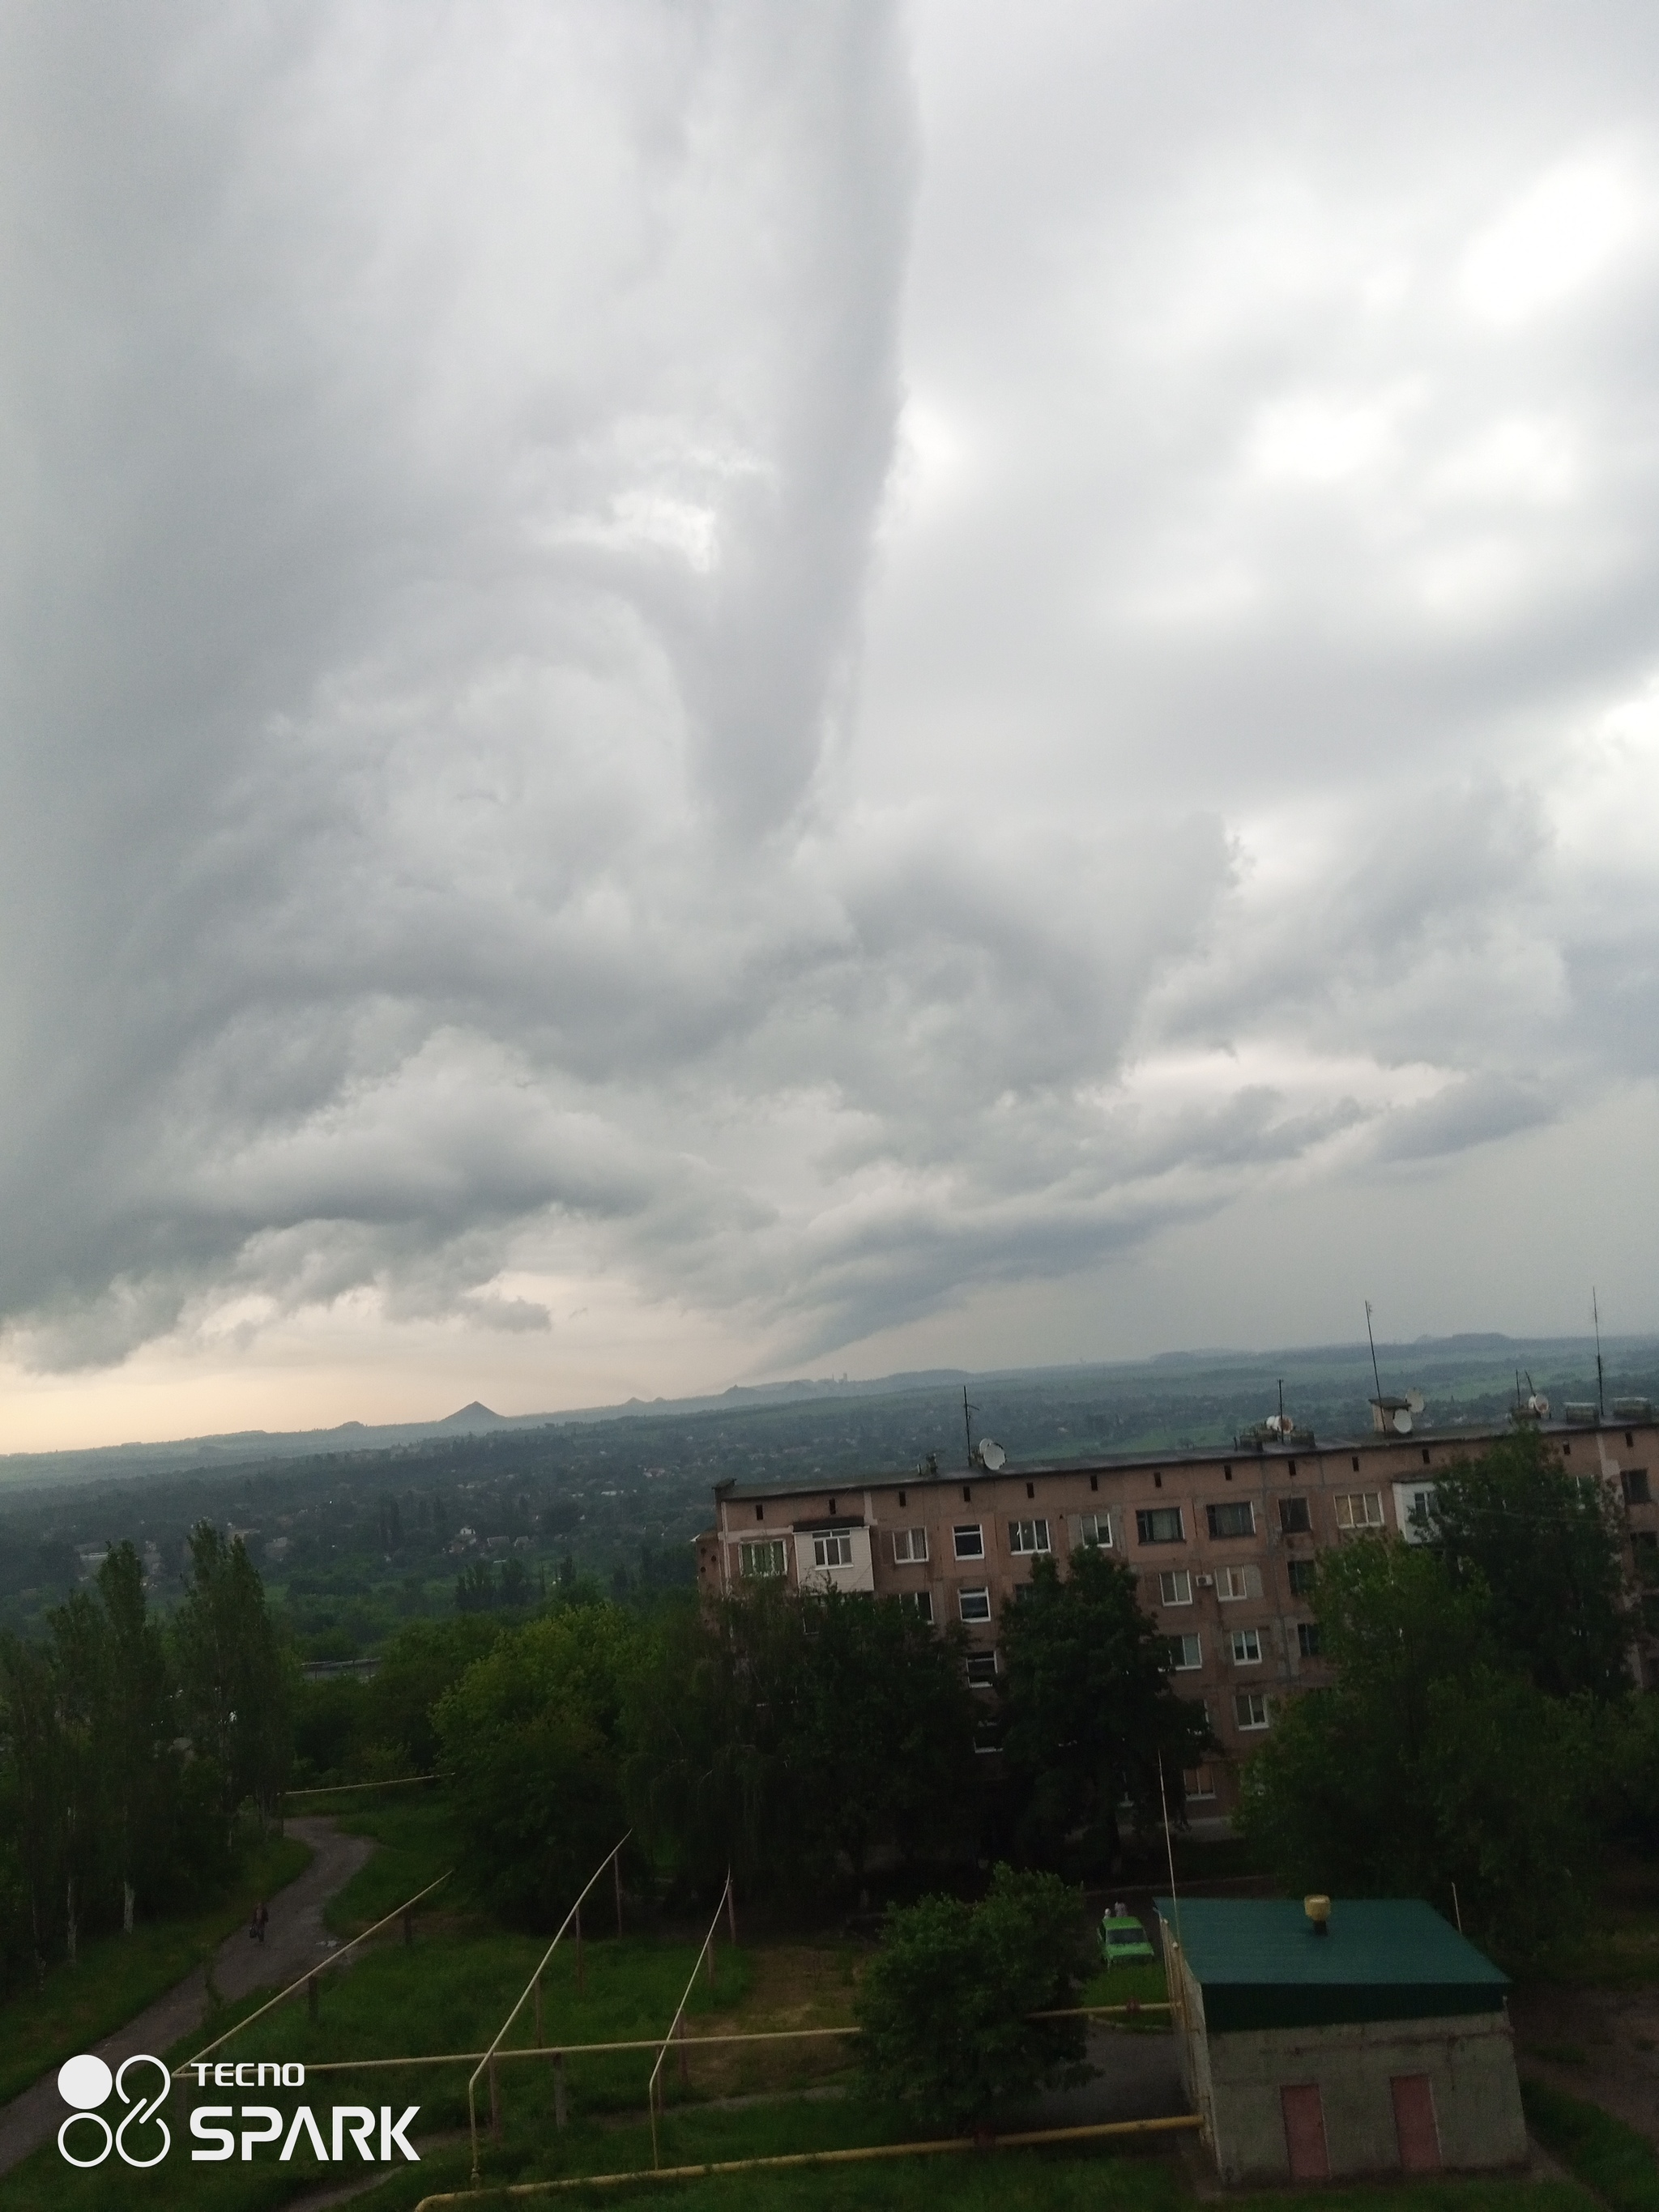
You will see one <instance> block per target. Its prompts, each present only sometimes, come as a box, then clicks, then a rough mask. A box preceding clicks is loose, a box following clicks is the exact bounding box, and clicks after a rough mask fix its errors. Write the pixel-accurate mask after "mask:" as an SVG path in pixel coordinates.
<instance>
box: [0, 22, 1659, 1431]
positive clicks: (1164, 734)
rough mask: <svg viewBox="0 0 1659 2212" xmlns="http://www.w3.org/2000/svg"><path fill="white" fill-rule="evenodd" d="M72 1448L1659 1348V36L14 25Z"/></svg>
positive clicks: (25, 474) (21, 1368)
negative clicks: (894, 1380) (826, 1390)
mask: <svg viewBox="0 0 1659 2212" xmlns="http://www.w3.org/2000/svg"><path fill="white" fill-rule="evenodd" d="M0 297H3V299H4V302H5V307H4V313H3V316H0V623H3V641H0V687H3V689H0V750H3V758H0V927H3V964H0V1037H3V1046H0V1051H3V1061H0V1085H3V1091H0V1117H3V1118H0V1127H3V1156H0V1326H3V1337H0V1449H22V1448H27V1447H40V1446H42V1445H46V1444H51V1443H92V1442H101V1441H112V1440H116V1439H118V1438H121V1437H139V1436H151V1437H154V1436H173V1435H180V1434H187V1433H191V1432H195V1431H203V1430H206V1429H215V1428H227V1427H240V1426H245V1425H263V1426H269V1427H275V1426H281V1427H297V1426H303V1425H313V1424H321V1423H327V1422H331V1421H336V1420H339V1419H344V1418H347V1417H349V1416H356V1417H359V1418H362V1419H422V1418H428V1417H430V1416H434V1415H437V1414H441V1413H445V1412H447V1411H448V1410H450V1409H451V1408H452V1407H453V1406H455V1405H457V1404H459V1403H460V1402H462V1401H464V1400H465V1399H467V1398H471V1397H473V1396H475V1395H476V1396H479V1397H483V1398H484V1399H486V1400H487V1401H489V1402H490V1403H492V1404H494V1405H495V1406H496V1407H499V1408H500V1409H501V1410H503V1411H509V1412H516V1411H529V1410H533V1409H537V1408H541V1407H558V1406H562V1405H572V1404H592V1403H596V1402H601V1401H607V1400H611V1399H615V1398H619V1397H624V1396H627V1395H630V1394H635V1393H637V1394H638V1395H643V1396H650V1395H656V1394H658V1393H665V1394H671V1393H675V1392H678V1391H683V1390H687V1389H705V1388H720V1387H723V1386H724V1385H725V1384H726V1383H730V1382H732V1381H736V1380H756V1379H761V1378H763V1377H767V1376H779V1375H789V1374H799V1373H818V1374H822V1373H830V1372H837V1373H838V1372H842V1371H846V1372H850V1373H854V1374H862V1375H870V1374H879V1373H883V1372H886V1371H889V1370H893V1369H896V1368H899V1367H903V1366H914V1365H919V1364H963V1365H987V1364H1013V1363H1016V1362H1026V1361H1054V1360H1071V1359H1080V1358H1114V1357H1122V1356H1127V1355H1130V1354H1134V1353H1139V1352H1146V1351H1152V1350H1157V1349H1159V1348H1164V1347H1173V1346H1200V1345H1236V1346H1246V1345H1266V1344H1272V1343H1276V1342H1277V1343H1283V1342H1286V1341H1297V1340H1302V1341H1308V1340H1330V1339H1332V1338H1352V1337H1353V1336H1354V1335H1355V1334H1357V1333H1358V1331H1359V1330H1360V1328H1362V1327H1363V1307H1362V1303H1361V1302H1362V1300H1363V1299H1364V1297H1367V1296H1369V1297H1371V1298H1372V1299H1373V1301H1374V1302H1375V1304H1376V1308H1377V1317H1378V1322H1379V1327H1380V1328H1381V1329H1382V1330H1383V1333H1384V1334H1388V1335H1390V1336H1395V1337H1409V1336H1413V1335H1415V1334H1419V1333H1424V1332H1431V1331H1432V1332H1437V1333H1438V1332H1443V1331H1449V1330H1454V1329H1462V1328H1504V1329H1511V1330H1517V1331H1521V1330H1537V1331H1546V1330H1547V1331H1551V1332H1555V1331H1577V1330H1579V1329H1581V1328H1583V1327H1584V1326H1586V1324H1587V1322H1588V1318H1589V1296H1590V1286H1591V1284H1592V1282H1594V1283H1595V1284H1596V1285H1597V1286H1598V1288H1599V1291H1600V1295H1601V1309H1602V1315H1603V1320H1604V1323H1606V1324H1607V1325H1608V1326H1611V1327H1612V1328H1621V1329H1629V1330H1634V1329H1646V1328H1653V1327H1655V1326H1656V1325H1659V1290H1656V1276H1655V1271H1654V1265H1653V1257H1654V1249H1655V1229H1656V1224H1659V1112H1656V1103H1659V1099H1656V1079H1659V14H1656V11H1655V10H1654V9H1653V8H1652V7H1651V6H1650V5H1646V6H1644V5H1638V4H1634V0H1632V4H1628V5H1626V4H1613V0H1607V4H1602V5H1599V6H1595V7H1593V8H1589V9H1586V8H1585V7H1583V5H1567V4H1565V0H1564V3H1563V4H1559V5H1528V4H1526V0H1465V4H1461V5H1459V6H1457V7H1455V8H1449V7H1447V6H1445V5H1443V4H1429V0H1420V4H1418V0H1412V4H1407V0H1392V3H1391V0H1373V4H1370V5H1367V6H1365V7H1345V6H1333V5H1332V4H1331V0H1307V4H1301V5H1294V4H1273V0H1261V4H1257V5H1254V6H1251V7H1249V8H1244V9H1241V8H1239V7H1238V6H1237V5H1236V4H1232V0H1225V4H1224V0H1158V4H1157V5H1152V4H1133V0H1117V3H1116V4H1091V5H1082V4H1077V3H1076V0H1073V4H1068V5H1064V6H1061V5H1048V4H1043V0H1025V4H1023V5H1021V6H1020V7H1018V8H1008V7H992V6H988V5H983V6H981V5H975V4H969V0H919V4H917V5H915V6H912V7H909V8H899V7H895V8H891V9H888V8H884V7H883V6H881V5H879V4H877V0H847V4H833V0H823V4H816V0H800V3H799V4H795V0H792V3H791V4H788V5H781V4H777V0H771V4H753V5H723V4H718V3H717V0H709V3H708V4H691V0H593V4H591V5H583V4H559V0H535V3H534V4H518V0H472V4H470V5H469V6H467V7H465V8H464V9H463V8H456V7H453V6H450V5H438V4H428V0H326V4H319V5H310V6H308V5H305V4H301V0H292V4H288V5H283V6H279V7H272V8H267V7H255V6H251V5H250V6H244V7H240V8H239V7H234V6H233V7H230V8H226V7H224V6H222V5H212V6H209V5H206V4H202V5H190V4H170V5H168V6H167V7H165V8H163V7H155V6H146V5H143V4H139V5H135V6H131V7H127V8H123V9H117V10H111V9H108V8H107V7H103V6H97V7H94V6H91V5H76V4H73V3H72V0H68V3H67V4H63V5H58V6H54V7H52V8H34V7H28V6H25V5H21V4H17V5H13V6H9V7H6V8H4V9H3V10H0Z"/></svg>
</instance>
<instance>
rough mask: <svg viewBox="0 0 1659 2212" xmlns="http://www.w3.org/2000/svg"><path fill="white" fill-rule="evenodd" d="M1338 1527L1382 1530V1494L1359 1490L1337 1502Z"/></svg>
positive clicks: (1378, 1491) (1377, 1491)
mask: <svg viewBox="0 0 1659 2212" xmlns="http://www.w3.org/2000/svg"><path fill="white" fill-rule="evenodd" d="M1336 1525H1337V1527H1338V1528H1381V1527H1382V1526H1383V1493H1382V1492H1381V1491H1380V1490H1358V1491H1354V1492H1352V1493H1351V1494H1350V1495H1348V1496H1346V1497H1342V1498H1338V1499H1337V1501H1336Z"/></svg>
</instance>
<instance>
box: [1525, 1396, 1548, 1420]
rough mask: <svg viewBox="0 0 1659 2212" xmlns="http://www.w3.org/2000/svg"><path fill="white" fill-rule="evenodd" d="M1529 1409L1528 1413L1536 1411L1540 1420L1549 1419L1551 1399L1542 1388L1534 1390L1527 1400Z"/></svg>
mask: <svg viewBox="0 0 1659 2212" xmlns="http://www.w3.org/2000/svg"><path fill="white" fill-rule="evenodd" d="M1527 1410H1528V1413H1536V1414H1537V1416H1538V1418H1539V1419H1540V1420H1541V1421H1547V1420H1548V1419H1549V1417H1550V1401H1549V1400H1548V1399H1547V1397H1546V1396H1545V1395H1544V1394H1543V1392H1542V1391H1541V1390H1534V1392H1533V1394H1532V1395H1531V1397H1530V1398H1528V1401H1527Z"/></svg>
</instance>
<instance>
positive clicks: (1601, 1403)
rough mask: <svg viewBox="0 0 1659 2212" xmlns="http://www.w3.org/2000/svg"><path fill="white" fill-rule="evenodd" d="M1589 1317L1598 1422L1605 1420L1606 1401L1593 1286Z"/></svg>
mask: <svg viewBox="0 0 1659 2212" xmlns="http://www.w3.org/2000/svg"><path fill="white" fill-rule="evenodd" d="M1590 1315H1591V1318H1592V1319H1593V1320H1594V1322H1595V1413H1596V1419H1598V1420H1602V1421H1605V1420H1606V1419H1607V1400H1606V1399H1605V1397H1604V1396H1603V1395H1602V1379H1601V1307H1600V1306H1599V1305H1598V1304H1596V1299H1595V1284H1594V1283H1592V1284H1591V1285H1590Z"/></svg>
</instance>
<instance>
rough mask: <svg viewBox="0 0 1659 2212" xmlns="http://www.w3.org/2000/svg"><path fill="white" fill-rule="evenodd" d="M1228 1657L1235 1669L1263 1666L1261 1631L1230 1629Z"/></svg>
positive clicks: (1228, 1634) (1228, 1632) (1228, 1633)
mask: <svg viewBox="0 0 1659 2212" xmlns="http://www.w3.org/2000/svg"><path fill="white" fill-rule="evenodd" d="M1227 1656H1228V1657H1229V1658H1230V1659H1231V1661H1232V1662H1233V1664H1234V1666H1235V1667H1259V1666H1260V1665H1261V1631H1260V1630H1259V1629H1255V1628H1230V1629H1229V1630H1228V1631H1227Z"/></svg>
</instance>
